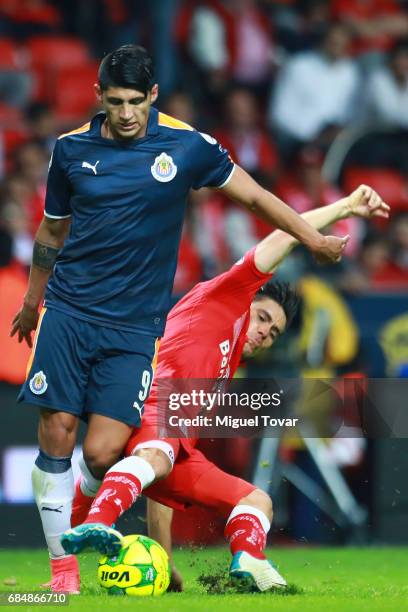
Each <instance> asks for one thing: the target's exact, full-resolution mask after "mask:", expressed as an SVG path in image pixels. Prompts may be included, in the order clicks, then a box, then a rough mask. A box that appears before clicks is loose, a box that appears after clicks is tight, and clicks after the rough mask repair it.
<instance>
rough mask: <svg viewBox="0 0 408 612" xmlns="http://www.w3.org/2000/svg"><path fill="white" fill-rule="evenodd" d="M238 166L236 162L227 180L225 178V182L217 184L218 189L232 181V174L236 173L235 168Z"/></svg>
mask: <svg viewBox="0 0 408 612" xmlns="http://www.w3.org/2000/svg"><path fill="white" fill-rule="evenodd" d="M236 167H237V165H236V164H234V167H233V168H232V170H231V172H230V174H229V176H228V177H227V178H226V180H225V181H224V182H223V183H222V184H221V185H218V186H217V189H222V188H223V187H225V185H228V183H229V182H230V180H231V179H232V175H233V174H234V172H235V168H236Z"/></svg>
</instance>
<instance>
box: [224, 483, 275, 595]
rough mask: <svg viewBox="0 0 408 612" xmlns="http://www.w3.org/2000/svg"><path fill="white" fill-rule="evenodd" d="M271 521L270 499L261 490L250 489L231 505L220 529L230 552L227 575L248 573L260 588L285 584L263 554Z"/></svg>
mask: <svg viewBox="0 0 408 612" xmlns="http://www.w3.org/2000/svg"><path fill="white" fill-rule="evenodd" d="M271 522H272V500H271V499H270V497H269V495H267V494H266V493H265V492H264V491H262V490H260V489H254V490H253V491H251V492H250V493H249V494H248V495H245V496H244V497H242V498H241V499H240V500H239V502H238V503H237V504H236V505H235V506H234V508H233V509H232V511H231V514H230V515H229V517H228V520H227V524H226V526H225V531H224V534H225V537H226V538H227V540H228V541H229V545H230V550H231V554H232V555H233V557H232V562H231V566H230V575H231V576H234V577H236V578H244V579H245V578H247V577H250V578H251V579H252V580H253V582H254V583H255V584H256V586H257V587H258V589H259V590H260V591H266V590H268V589H271V588H273V587H284V586H286V581H285V579H284V578H282V576H281V575H280V574H279V572H278V571H277V569H276V567H275V566H274V565H273V563H272V562H271V561H269V560H268V559H267V558H266V556H265V554H264V549H265V545H266V538H267V534H268V531H269V529H270V526H271Z"/></svg>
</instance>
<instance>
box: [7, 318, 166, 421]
mask: <svg viewBox="0 0 408 612" xmlns="http://www.w3.org/2000/svg"><path fill="white" fill-rule="evenodd" d="M158 348H159V339H158V338H155V337H153V336H149V335H147V334H139V333H134V332H128V331H122V330H118V329H112V328H107V327H104V326H102V325H96V324H94V323H90V322H88V321H83V320H82V319H77V318H75V317H72V316H70V315H67V314H64V313H63V312H60V311H58V310H54V309H50V308H48V309H46V308H44V309H43V310H42V312H41V315H40V320H39V323H38V326H37V332H36V336H35V339H34V345H33V351H32V354H31V357H30V360H29V362H28V366H27V378H26V381H25V383H24V385H23V386H22V388H21V391H20V394H19V396H18V401H19V402H26V403H28V404H35V405H38V406H42V407H44V408H49V409H52V410H58V411H62V412H69V413H71V414H75V415H77V416H79V417H81V418H83V419H84V420H87V415H88V414H90V413H94V414H101V415H103V416H106V417H110V418H112V419H116V420H118V421H121V422H122V423H126V424H127V425H131V426H139V425H140V421H141V414H142V411H143V404H144V401H145V400H146V398H147V397H148V395H149V392H150V387H151V384H152V379H153V374H154V367H155V364H156V359H157V352H158Z"/></svg>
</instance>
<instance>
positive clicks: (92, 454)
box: [83, 445, 123, 478]
mask: <svg viewBox="0 0 408 612" xmlns="http://www.w3.org/2000/svg"><path fill="white" fill-rule="evenodd" d="M122 452H123V449H121V448H106V447H105V448H100V447H98V446H95V445H89V446H86V445H84V447H83V456H84V460H85V463H86V465H87V466H88V469H89V470H90V472H91V473H92V474H93V475H94V476H95V477H96V478H103V476H104V475H105V473H106V472H107V471H108V470H109V468H111V467H112V466H113V465H115V463H117V461H119V459H120V458H121V456H122Z"/></svg>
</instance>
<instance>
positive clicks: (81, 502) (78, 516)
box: [71, 478, 95, 527]
mask: <svg viewBox="0 0 408 612" xmlns="http://www.w3.org/2000/svg"><path fill="white" fill-rule="evenodd" d="M80 484H81V479H80V478H79V479H78V480H77V481H76V483H75V495H74V499H73V501H72V512H71V527H77V525H81V524H82V523H83V522H84V520H85V519H86V517H87V516H88V512H89V510H90V508H91V506H92V502H93V500H94V499H95V498H94V497H88V495H84V494H83V493H82V491H81V487H80Z"/></svg>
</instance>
